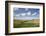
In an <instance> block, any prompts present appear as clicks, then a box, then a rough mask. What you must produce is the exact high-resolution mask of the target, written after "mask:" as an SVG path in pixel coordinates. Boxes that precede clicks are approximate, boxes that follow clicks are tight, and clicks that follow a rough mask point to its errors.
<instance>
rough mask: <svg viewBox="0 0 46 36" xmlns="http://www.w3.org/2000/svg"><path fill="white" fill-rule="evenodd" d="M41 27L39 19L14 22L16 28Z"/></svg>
mask: <svg viewBox="0 0 46 36" xmlns="http://www.w3.org/2000/svg"><path fill="white" fill-rule="evenodd" d="M25 27H39V19H37V20H36V19H35V20H14V28H25Z"/></svg>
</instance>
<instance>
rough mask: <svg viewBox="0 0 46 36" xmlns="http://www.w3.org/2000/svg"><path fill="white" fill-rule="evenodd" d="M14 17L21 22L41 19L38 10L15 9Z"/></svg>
mask: <svg viewBox="0 0 46 36" xmlns="http://www.w3.org/2000/svg"><path fill="white" fill-rule="evenodd" d="M13 12H14V13H13V16H14V17H16V19H18V20H19V19H20V20H22V19H23V20H31V19H38V18H39V9H38V8H16V7H15V8H13Z"/></svg>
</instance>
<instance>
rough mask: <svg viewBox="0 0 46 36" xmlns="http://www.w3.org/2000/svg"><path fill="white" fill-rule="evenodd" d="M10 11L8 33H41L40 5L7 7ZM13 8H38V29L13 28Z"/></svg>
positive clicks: (41, 12)
mask: <svg viewBox="0 0 46 36" xmlns="http://www.w3.org/2000/svg"><path fill="white" fill-rule="evenodd" d="M9 7H10V8H9V10H10V12H9V13H10V14H9V17H10V20H9V21H10V23H9V25H10V27H9V28H10V32H9V33H17V32H33V31H43V6H42V5H38V6H37V5H32V4H31V5H21V4H15V5H12V4H11V5H10V6H9ZM13 7H20V8H39V9H40V27H35V28H34V27H33V28H13Z"/></svg>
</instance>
